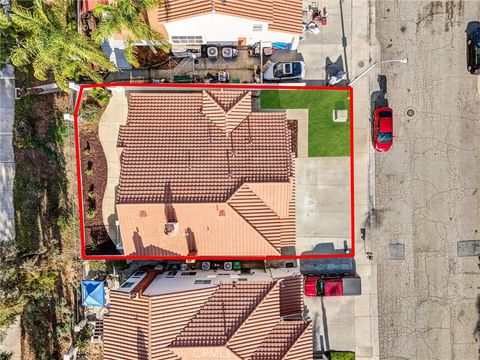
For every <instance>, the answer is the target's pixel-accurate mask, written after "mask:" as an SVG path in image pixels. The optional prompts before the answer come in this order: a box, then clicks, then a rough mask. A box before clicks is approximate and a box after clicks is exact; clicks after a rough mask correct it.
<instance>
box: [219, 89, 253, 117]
mask: <svg viewBox="0 0 480 360" xmlns="http://www.w3.org/2000/svg"><path fill="white" fill-rule="evenodd" d="M248 94H251V91H245V92H244V93H243V95H242V96H240V98H239V99H238V101H236V102H235V104H233V106H232V107H231V108H230V109H228V110H226V114H227V115H228V113H229V112H230V111H232V110H233V109H235V107H237V105H238V104H240V103H241V102H242V100H243V99H245V97H246V96H247V95H248ZM251 108H252V106H251V104H250V109H251ZM252 112H253V110H252V111H250V113H249V114H248V115H247V117H248V116H249V115H250V114H251V113H252ZM239 125H240V124H239Z"/></svg>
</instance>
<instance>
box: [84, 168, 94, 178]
mask: <svg viewBox="0 0 480 360" xmlns="http://www.w3.org/2000/svg"><path fill="white" fill-rule="evenodd" d="M85 175H87V176H88V177H90V176H92V175H93V169H85Z"/></svg>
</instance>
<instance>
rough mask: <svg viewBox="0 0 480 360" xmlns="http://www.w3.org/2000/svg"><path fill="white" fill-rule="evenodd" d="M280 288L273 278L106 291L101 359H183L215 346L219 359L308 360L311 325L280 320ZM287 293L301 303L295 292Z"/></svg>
mask: <svg viewBox="0 0 480 360" xmlns="http://www.w3.org/2000/svg"><path fill="white" fill-rule="evenodd" d="M280 292H281V285H280V284H279V283H278V281H276V280H273V281H250V280H249V281H246V282H237V283H220V284H219V285H215V286H212V287H211V288H202V289H198V290H197V289H195V290H189V291H183V292H180V293H178V292H177V293H172V294H162V295H154V296H145V295H140V296H139V297H138V298H136V299H132V298H131V297H130V295H129V294H128V293H121V292H119V291H112V293H111V301H110V309H111V310H110V316H108V317H106V318H105V320H104V359H105V360H113V359H115V360H117V359H118V360H122V359H125V360H126V359H132V358H135V359H148V360H150V359H165V360H179V359H182V360H188V359H195V358H198V353H199V352H198V351H197V352H195V351H194V350H195V349H202V351H205V350H209V349H210V350H214V349H215V350H216V351H217V354H218V353H219V352H218V351H219V350H221V352H220V353H221V354H222V356H224V357H222V359H223V358H225V359H252V360H267V359H268V360H280V359H290V360H307V359H312V351H313V344H312V333H311V327H312V325H311V323H310V322H306V321H286V320H282V319H281V318H280V316H281V312H280V308H281V305H280V302H281V299H280V298H281V295H280ZM290 296H292V297H294V298H296V299H295V300H294V301H293V302H298V301H300V302H301V301H302V300H301V299H302V293H301V290H300V291H297V292H296V293H290ZM195 355H197V357H195Z"/></svg>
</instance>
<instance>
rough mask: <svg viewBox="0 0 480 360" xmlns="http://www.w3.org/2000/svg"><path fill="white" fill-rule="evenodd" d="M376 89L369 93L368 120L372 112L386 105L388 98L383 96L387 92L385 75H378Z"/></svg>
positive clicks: (371, 116)
mask: <svg viewBox="0 0 480 360" xmlns="http://www.w3.org/2000/svg"><path fill="white" fill-rule="evenodd" d="M377 82H378V90H376V91H374V92H372V94H371V95H370V109H371V114H370V121H372V119H373V112H374V111H375V109H378V108H379V107H382V106H388V100H387V99H386V98H385V95H386V94H387V77H386V76H385V75H378V78H377Z"/></svg>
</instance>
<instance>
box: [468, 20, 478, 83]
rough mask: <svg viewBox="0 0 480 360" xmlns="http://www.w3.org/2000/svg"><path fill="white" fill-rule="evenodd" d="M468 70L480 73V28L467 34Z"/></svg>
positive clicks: (471, 72)
mask: <svg viewBox="0 0 480 360" xmlns="http://www.w3.org/2000/svg"><path fill="white" fill-rule="evenodd" d="M467 70H468V71H469V72H470V74H474V75H480V29H477V31H476V32H474V33H472V34H470V35H468V36H467Z"/></svg>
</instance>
